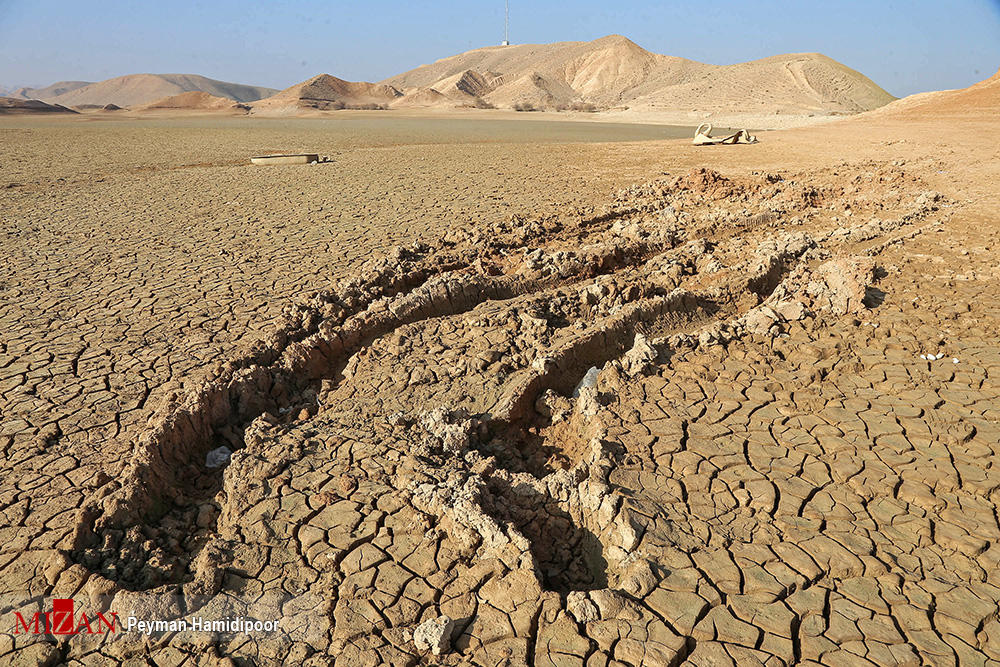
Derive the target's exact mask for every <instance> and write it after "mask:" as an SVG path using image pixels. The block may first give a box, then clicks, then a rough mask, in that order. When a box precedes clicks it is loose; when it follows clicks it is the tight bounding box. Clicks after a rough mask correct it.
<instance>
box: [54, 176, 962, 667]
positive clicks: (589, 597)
mask: <svg viewBox="0 0 1000 667" xmlns="http://www.w3.org/2000/svg"><path fill="white" fill-rule="evenodd" d="M819 183H822V184H823V185H818V184H819ZM945 203H946V202H945V201H944V200H943V198H942V197H941V195H939V194H937V193H934V192H930V191H929V190H927V188H926V187H925V186H924V185H923V184H922V183H921V182H920V181H919V180H917V179H915V178H913V177H911V176H909V175H907V174H906V173H905V172H904V171H902V170H901V169H900V168H899V167H893V166H883V165H878V164H874V163H872V164H868V163H866V164H859V165H854V166H848V167H840V168H838V171H837V174H836V175H835V176H834V175H831V174H830V173H828V172H818V173H803V174H769V173H759V174H753V175H751V176H749V177H741V178H729V177H727V176H725V175H723V174H719V173H716V172H714V171H710V170H704V169H700V170H695V171H692V172H690V173H688V174H686V175H684V176H682V177H679V178H673V179H669V178H668V179H663V180H658V181H652V182H649V183H646V184H643V185H640V186H636V187H632V188H628V189H625V190H622V191H620V192H619V193H618V194H617V195H616V196H615V198H614V199H613V201H612V202H611V203H610V204H609V205H608V206H607V208H605V209H604V210H572V211H557V212H553V214H552V215H550V216H547V217H543V218H538V219H531V220H524V219H516V218H512V219H511V220H510V221H508V222H507V223H502V224H498V225H495V226H492V227H489V228H475V227H471V228H460V229H454V230H452V231H451V232H449V233H447V234H445V235H443V236H442V237H441V238H440V239H438V240H437V241H435V242H432V243H427V244H413V245H411V246H408V247H400V248H398V249H397V250H396V251H394V252H393V253H390V254H389V255H388V256H386V257H381V258H378V259H375V260H372V261H370V262H369V263H368V264H367V265H366V266H365V267H364V270H363V271H361V272H359V274H358V276H356V277H354V278H351V279H348V280H343V281H341V282H340V283H339V284H337V285H336V286H335V287H334V288H333V289H330V290H328V291H321V292H317V293H315V294H312V295H311V296H309V298H307V299H304V300H302V301H301V302H299V303H297V304H295V305H293V306H290V307H289V308H288V309H287V310H286V313H285V316H284V320H283V323H282V324H281V325H280V326H279V327H277V328H276V329H275V330H273V331H272V332H271V333H269V334H268V335H267V336H265V337H263V338H261V339H260V340H258V341H257V342H256V343H255V344H253V345H251V346H248V347H246V348H245V349H243V350H242V351H240V352H239V353H238V354H236V355H234V356H233V358H232V359H231V360H230V361H229V362H227V363H226V364H224V365H220V366H219V367H218V368H217V369H216V370H215V372H214V374H213V376H212V377H211V378H210V379H209V380H208V381H206V382H205V383H204V384H202V385H200V386H198V387H196V388H194V389H193V390H190V391H188V392H186V393H177V394H175V395H173V396H171V397H170V398H169V400H167V401H166V402H165V404H164V405H163V406H162V407H161V409H160V410H159V411H158V413H157V414H156V415H155V416H154V417H153V418H152V419H151V420H150V423H149V427H148V429H147V430H146V431H145V432H144V434H143V435H142V437H141V438H140V439H139V441H138V442H137V443H136V446H135V450H134V453H133V456H132V459H131V462H130V463H129V465H128V466H127V468H126V470H125V471H124V473H123V474H122V475H121V476H120V477H119V478H118V479H116V480H113V481H111V480H108V482H107V483H105V484H104V485H103V486H101V488H100V490H99V491H98V492H95V493H94V497H93V499H92V502H91V503H90V505H89V506H88V507H87V509H86V510H85V511H84V512H82V513H81V514H80V517H79V524H78V527H77V529H76V531H75V533H74V535H73V538H72V544H73V548H72V550H71V552H70V553H68V554H67V558H68V559H70V560H71V561H73V562H75V563H77V564H78V565H77V566H76V567H80V566H82V567H83V568H84V569H85V570H86V572H88V575H87V577H86V582H87V583H86V586H82V587H81V590H86V591H89V592H90V593H91V594H92V595H97V593H98V592H99V593H100V594H102V595H105V596H108V597H112V596H116V597H114V600H113V602H112V603H111V604H112V606H115V605H117V607H118V608H121V607H123V606H125V605H128V604H140V602H141V601H142V600H145V599H148V597H149V596H151V595H153V594H160V595H169V594H172V595H182V598H181V599H182V600H183V603H178V604H177V605H176V606H175V607H170V608H168V609H166V610H161V611H162V613H164V614H166V615H168V616H170V615H173V616H174V617H178V618H180V617H185V616H188V615H191V614H193V613H195V612H198V613H200V614H202V615H205V614H208V613H213V612H218V613H221V612H222V611H226V610H230V611H231V610H232V609H233V608H236V609H237V610H238V611H239V613H242V614H244V615H247V616H250V615H254V614H256V615H258V616H264V615H267V614H271V615H277V616H279V617H280V618H281V620H282V624H281V628H282V630H281V633H280V636H277V637H269V638H267V639H266V640H247V639H246V638H238V637H224V638H222V639H221V640H219V641H218V642H215V643H214V644H213V649H212V651H211V652H209V653H203V654H199V653H198V651H199V650H200V649H199V647H203V643H204V641H205V640H204V639H199V638H198V637H194V636H190V635H186V634H184V633H181V634H175V635H162V636H157V637H154V641H153V643H152V644H151V648H150V650H151V651H152V655H153V657H154V659H157V658H156V656H162V657H165V656H167V655H173V656H175V657H176V656H184V655H202V658H201V659H202V660H215V657H212V656H214V655H215V654H218V655H219V656H229V657H231V658H232V659H233V660H236V661H237V662H240V661H245V662H247V663H251V662H255V663H259V664H272V663H273V664H278V663H281V662H288V661H291V660H296V661H298V662H300V663H302V664H308V665H319V664H324V665H327V664H334V663H336V664H351V665H354V664H417V663H419V662H420V661H421V660H425V659H426V660H431V658H427V657H425V656H428V655H433V656H436V657H434V658H433V661H434V662H435V664H456V665H457V664H477V665H496V664H543V663H544V664H550V663H551V664H575V665H588V666H589V665H607V664H627V665H640V664H664V665H672V664H677V663H679V662H681V661H683V660H684V659H690V660H691V661H692V663H694V664H727V663H730V664H732V663H735V664H757V663H761V664H769V665H770V664H788V663H792V662H797V661H800V660H806V659H812V658H811V657H810V656H811V655H812V654H811V652H812V651H813V644H816V643H817V642H819V641H820V639H819V638H821V637H823V638H824V639H823V640H822V641H826V642H832V641H838V637H839V641H844V642H847V641H859V642H862V643H863V644H864V645H865V646H866V647H868V648H866V650H868V651H870V652H871V653H870V655H871V656H872V657H871V658H870V659H871V661H874V662H879V660H877V659H876V658H878V657H879V656H883V655H884V656H890V655H891V656H894V659H898V661H899V662H900V663H905V662H907V661H908V660H911V659H913V660H916V659H917V656H918V655H919V656H924V655H929V654H931V653H925V651H924V647H923V645H922V644H921V643H920V640H919V639H918V638H914V635H913V633H914V632H916V631H915V630H910V629H907V630H901V629H900V623H899V622H898V620H893V619H896V618H898V615H893V614H897V612H898V613H899V614H904V613H908V612H906V611H905V609H904V607H905V606H906V605H908V604H911V603H910V602H907V601H906V600H907V598H906V597H905V596H904V594H903V592H902V591H903V590H905V589H906V585H907V583H906V582H919V581H922V578H924V574H923V572H922V571H921V572H917V571H914V570H911V569H907V572H906V573H905V574H904V573H903V572H902V570H900V569H899V567H898V563H901V562H903V560H905V558H906V556H905V554H904V552H903V551H899V553H896V552H895V551H893V550H892V549H891V548H889V547H888V546H878V545H876V544H875V542H873V540H876V538H875V537H850V535H849V534H845V535H846V536H842V537H836V538H833V537H830V536H829V535H827V533H826V532H825V531H824V530H823V529H822V527H821V526H818V525H817V526H815V527H811V525H810V524H809V522H813V523H817V522H819V521H823V522H827V521H828V520H832V519H833V518H834V517H836V520H838V521H839V520H843V521H853V520H859V521H860V520H861V518H860V516H859V514H858V512H860V510H857V502H856V498H861V503H862V506H864V505H865V504H867V503H870V502H872V500H873V496H872V495H870V494H869V495H866V494H865V492H863V491H860V490H857V489H856V488H855V487H854V486H852V485H850V484H846V483H841V482H843V479H841V477H840V473H839V472H837V467H838V466H839V465H840V463H836V462H828V461H827V460H826V459H825V456H826V452H828V451H829V452H833V453H836V452H837V451H839V449H838V447H840V448H841V449H842V448H843V447H846V446H847V445H846V444H843V445H837V444H836V443H837V442H843V443H846V442H847V440H846V439H847V438H848V436H847V435H845V434H846V433H847V430H846V428H847V427H846V426H844V425H843V424H841V425H840V426H839V427H838V426H837V424H836V420H827V421H822V420H821V421H816V420H817V418H816V417H812V416H809V415H807V414H802V413H794V412H793V411H790V410H788V409H786V408H785V407H782V406H783V404H782V403H781V396H782V394H783V393H786V392H787V390H786V389H784V388H783V387H784V386H785V385H787V386H789V387H790V386H793V385H794V384H795V383H796V382H797V381H798V380H796V379H795V378H796V377H798V375H797V374H801V373H803V372H805V373H806V380H805V382H807V383H808V382H809V381H811V379H815V377H828V376H832V375H835V374H836V373H838V372H841V371H840V370H839V369H836V370H834V369H831V368H829V367H826V366H824V365H823V364H822V363H821V361H822V360H823V359H825V358H827V356H828V355H827V353H826V352H825V351H823V349H822V348H821V347H820V346H819V344H818V343H807V342H805V341H806V339H808V337H809V334H808V332H810V331H815V330H817V329H818V328H821V327H824V326H847V327H852V328H855V329H857V330H858V331H860V330H861V325H862V324H863V323H864V324H866V325H867V323H869V321H870V320H871V319H872V318H873V314H872V312H871V311H870V310H869V309H870V308H872V307H876V306H877V305H878V304H879V303H880V302H881V298H882V297H883V296H884V294H883V293H882V292H881V291H880V289H879V287H878V284H879V278H880V276H884V275H885V272H886V269H885V267H883V266H881V265H880V262H879V259H878V258H879V253H881V252H883V251H884V250H885V249H887V248H891V247H892V246H893V244H894V243H897V242H899V241H900V240H901V239H905V238H910V237H912V236H913V235H914V234H918V233H920V232H921V231H925V230H928V229H933V228H934V227H935V226H936V225H940V224H941V222H942V220H944V219H945V218H946V217H947V212H946V211H945V209H943V208H942V206H943V205H944V204H945ZM865 331H870V332H872V334H874V332H875V331H876V329H875V328H874V327H869V328H867V329H865ZM803 350H805V351H807V352H808V354H815V358H811V359H812V360H811V361H809V362H808V363H804V364H803V363H800V362H795V363H792V361H790V360H793V359H795V358H796V355H797V354H799V353H800V352H802V351H803ZM751 358H753V359H758V360H763V361H764V363H765V365H767V364H772V365H774V364H777V365H781V364H784V366H782V367H781V369H780V370H776V369H773V368H772V370H771V372H773V373H777V374H784V375H782V376H781V377H778V376H777V375H776V376H775V377H756V374H759V372H760V371H758V370H755V369H754V368H753V367H751V366H750V365H748V363H746V362H745V361H739V360H750V359H751ZM732 360H737V361H739V363H738V364H737V366H740V365H742V366H741V367H742V368H743V370H733V369H732V368H730V361H732ZM786 360H789V361H787V363H785V362H786ZM692 365H694V366H698V365H700V366H699V368H702V372H701V375H700V376H698V377H699V378H700V380H699V381H697V382H696V381H694V380H692V379H691V374H690V371H689V370H687V369H689V368H690V367H691V366H692ZM716 366H721V370H716V369H715V367H716ZM782 383H784V384H782ZM737 385H738V386H739V387H740V389H739V390H736V389H732V388H731V387H735V386H737ZM734 391H735V392H736V393H735V394H733V393H732V392H734ZM734 396H735V399H734ZM826 405H827V407H826V408H825V409H826V410H830V409H831V408H830V404H829V403H828V404H826ZM734 415H739V416H740V417H741V418H742V419H743V421H742V423H743V424H744V427H743V428H744V430H743V431H742V432H737V431H734V428H735V427H733V426H731V425H730V426H727V424H728V422H727V419H729V418H730V417H731V416H734ZM793 416H794V419H792V417H793ZM792 430H794V431H795V434H794V438H795V443H798V444H801V445H802V447H803V450H802V451H798V450H796V449H795V446H794V444H789V443H788V441H787V437H786V435H790V434H791V432H792ZM869 432H872V433H873V434H875V433H879V434H881V435H875V436H874V437H879V438H881V437H883V436H890V435H892V434H893V433H894V431H893V429H891V428H888V429H885V430H882V431H878V430H877V429H875V427H871V430H870V431H869ZM831 438H832V439H833V440H832V442H833V443H834V444H833V445H831V448H830V449H829V450H828V449H827V448H826V447H825V445H826V444H829V443H830V442H831V440H830V439H831ZM817 439H823V444H824V446H820V445H817ZM220 446H226V447H228V448H229V449H230V450H232V451H233V452H234V453H233V455H232V458H231V460H230V462H229V464H228V465H227V466H226V467H225V469H224V472H222V473H220V472H219V471H216V470H213V469H210V468H207V467H206V466H205V461H206V456H207V455H208V453H209V452H210V451H212V450H214V449H216V448H218V447H220ZM786 446H787V447H786ZM806 452H808V454H806ZM768 461H770V463H768ZM814 467H818V468H821V469H822V471H821V472H814ZM863 469H864V466H861V468H859V471H860V470H863ZM859 471H856V472H855V474H854V475H853V476H850V475H849V476H848V477H849V478H850V479H856V477H857V475H858V474H861V472H859ZM824 480H825V481H824ZM920 489H923V487H917V486H914V487H913V493H915V494H918V495H919V494H920V493H921V490H920ZM923 493H924V494H925V496H926V493H928V491H923ZM852 494H853V495H852ZM847 496H850V497H847ZM793 499H794V500H793ZM817 503H818V504H820V505H823V507H826V508H827V515H828V516H829V519H816V518H812V515H811V514H810V509H811V508H812V507H813V506H814V505H816V504H817ZM840 508H844V509H843V510H841V509H840ZM847 508H851V509H850V510H848V509H847ZM880 511H881V510H880ZM886 511H889V510H886ZM899 511H902V510H899ZM838 512H839V513H838ZM880 516H881V515H880ZM877 523H878V526H879V527H881V526H882V525H883V524H882V520H881V518H879V519H878V520H877ZM872 525H875V524H872ZM809 530H814V532H813V533H811V534H803V531H809ZM869 530H870V529H869ZM877 530H882V529H881V528H878V529H877ZM886 530H888V529H886ZM881 534H882V535H884V536H885V537H884V539H887V540H889V542H892V540H894V539H895V538H894V537H892V533H891V532H886V531H885V530H883V531H882V533H881ZM838 535H839V533H838ZM917 546H920V547H921V548H922V547H926V546H927V545H925V544H923V543H922V542H921V543H920V544H918V545H917ZM931 546H933V545H931ZM880 549H882V550H880ZM900 549H901V548H900ZM910 553H911V554H912V551H911V552H910ZM910 557H914V556H912V555H911V556H910ZM900 559H902V560H900ZM907 567H908V566H907ZM901 587H902V588H901ZM879 591H881V593H880V592H879ZM880 595H881V596H882V597H879V596H880ZM144 596H146V597H144ZM890 599H891V600H892V601H891V604H892V610H891V612H892V614H890V609H889V607H888V605H889V604H890V602H888V600H890ZM831 605H832V606H834V607H836V609H837V611H836V614H835V615H830V614H827V613H826V612H825V611H824V610H825V609H826V608H827V607H829V606H831ZM897 605H899V606H897ZM883 607H885V608H884V609H883ZM914 613H916V612H914ZM815 614H821V615H823V618H824V620H823V627H822V628H819V627H816V628H815V629H814V628H813V626H816V625H817V623H818V621H817V620H816V618H817V617H815ZM838 614H839V616H837V615H838ZM838 619H844V620H838ZM838 623H839V624H841V625H843V624H845V623H846V624H848V625H850V628H853V630H849V629H843V628H840V627H839V626H836V625H835V624H838ZM904 631H905V633H906V636H905V637H904V636H903V633H904ZM824 633H825V634H824ZM866 642H867V643H866ZM880 647H881V648H880ZM101 651H103V653H100V655H106V656H117V657H118V658H122V657H127V655H128V651H127V649H126V648H124V647H122V646H116V645H114V644H113V643H110V644H109V645H108V646H106V647H105V648H103V649H101ZM879 651H882V653H878V652H879ZM89 655H91V656H94V655H98V653H91V654H89ZM819 655H820V653H817V654H816V656H815V657H817V658H818V657H819ZM206 656H209V657H206ZM227 659H228V658H227ZM713 661H715V662H713ZM81 664H86V663H85V662H82V663H81ZM880 664H884V663H880Z"/></svg>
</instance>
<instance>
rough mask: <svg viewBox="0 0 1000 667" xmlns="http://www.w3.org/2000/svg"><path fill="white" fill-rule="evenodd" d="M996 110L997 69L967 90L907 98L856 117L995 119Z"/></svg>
mask: <svg viewBox="0 0 1000 667" xmlns="http://www.w3.org/2000/svg"><path fill="white" fill-rule="evenodd" d="M998 111H1000V70H997V73H996V74H994V75H993V76H991V77H990V78H988V79H985V80H983V81H980V82H979V83H977V84H974V85H972V86H969V87H968V88H960V89H958V90H938V91H934V92H930V93H919V94H917V95H910V96H909V97H904V98H903V99H901V100H897V101H895V102H893V103H892V104H888V105H886V106H884V107H882V108H880V109H877V110H875V111H872V112H870V113H866V114H863V115H862V116H859V118H871V119H880V118H881V119H900V120H917V119H935V118H954V117H963V116H964V117H968V116H996V115H997V114H998Z"/></svg>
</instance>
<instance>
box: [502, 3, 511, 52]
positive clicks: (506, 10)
mask: <svg viewBox="0 0 1000 667" xmlns="http://www.w3.org/2000/svg"><path fill="white" fill-rule="evenodd" d="M509 28H510V0H504V3H503V43H502V44H501V45H500V46H510V32H509Z"/></svg>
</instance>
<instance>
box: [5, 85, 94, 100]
mask: <svg viewBox="0 0 1000 667" xmlns="http://www.w3.org/2000/svg"><path fill="white" fill-rule="evenodd" d="M91 83H93V82H92V81H57V82H56V83H53V84H52V85H51V86H46V87H44V88H27V87H24V88H18V89H17V90H13V91H11V93H10V95H9V96H8V97H14V98H17V99H22V100H42V101H47V100H51V99H52V98H54V97H58V96H60V95H64V94H65V93H68V92H71V91H74V90H77V89H79V88H83V87H84V86H89V85H90V84H91Z"/></svg>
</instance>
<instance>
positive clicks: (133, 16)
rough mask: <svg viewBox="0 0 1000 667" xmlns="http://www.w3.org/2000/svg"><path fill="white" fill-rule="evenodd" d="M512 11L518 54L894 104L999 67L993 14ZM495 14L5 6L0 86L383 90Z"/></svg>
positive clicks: (994, 0)
mask: <svg viewBox="0 0 1000 667" xmlns="http://www.w3.org/2000/svg"><path fill="white" fill-rule="evenodd" d="M610 4H611V3H610V2H608V1H607V0H605V1H604V2H596V1H595V0H572V1H570V0H567V1H562V0H533V1H532V2H526V1H524V0H511V8H510V37H511V42H512V43H545V42H558V41H570V40H592V39H596V38H598V37H602V36H604V35H608V34H611V33H618V34H621V35H625V36H626V37H628V38H629V39H631V40H633V41H634V42H636V43H638V44H639V45H640V46H642V47H644V48H646V49H649V50H650V51H655V52H657V53H663V54H667V55H673V56H682V57H685V58H690V59H692V60H699V61H701V62H707V63H712V64H717V65H726V64H730V63H735V62H743V61H747V60H754V59H757V58H763V57H766V56H771V55H776V54H779V53H795V52H803V51H818V52H820V53H824V54H826V55H828V56H830V57H832V58H834V59H836V60H839V61H841V62H842V63H844V64H846V65H848V66H850V67H853V68H854V69H857V70H859V71H860V72H862V73H863V74H866V75H867V76H869V77H871V78H872V79H873V80H874V81H875V82H876V83H878V84H879V85H881V86H882V87H883V88H885V89H886V90H888V91H889V92H890V93H893V94H894V95H899V96H902V95H909V94H911V93H916V92H921V91H925V90H940V89H943V88H960V87H965V86H968V85H970V84H972V83H974V82H976V81H979V80H981V79H984V78H986V77H988V76H991V75H992V74H993V73H994V72H996V71H997V68H998V67H1000V0H952V1H947V0H909V1H905V0H904V1H899V2H879V1H878V0H826V1H813V0H797V1H790V0H756V1H753V2H747V1H746V0H724V1H719V2H711V1H709V0H702V1H700V2H669V1H666V2H663V1H661V2H651V1H642V2H632V3H628V4H627V6H625V7H622V8H611V7H610ZM503 11H504V3H503V2H502V0H501V1H499V2H497V1H496V0H490V1H486V0H481V1H478V2H475V1H474V2H458V1H451V0H424V1H423V2H413V1H409V2H400V1H395V2H386V1H380V0H368V1H366V2H336V1H326V2H321V1H319V0H304V1H301V2H254V1H252V0H241V1H235V0H204V1H201V2H196V1H194V0H172V1H170V2H158V3H154V2H148V1H146V0H135V1H133V2H125V1H122V0H97V1H96V2H81V1H79V0H74V1H63V0H0V85H4V86H12V85H42V86H44V85H48V84H50V83H53V82H55V81H57V80H86V81H99V80H101V79H107V78H110V77H114V76H119V75H122V74H133V73H137V72H154V73H190V74H203V75H205V76H208V77H211V78H214V79H222V80H225V81H236V82H239V83H246V84H256V85H263V86H272V87H274V88H285V87H287V86H289V85H292V84H294V83H298V82H299V81H303V80H305V79H307V78H309V77H311V76H313V75H315V74H320V73H322V72H326V73H329V74H333V75H335V76H338V77H341V78H344V79H349V80H352V81H361V80H364V81H377V80H380V79H384V78H386V77H389V76H392V75H394V74H398V73H400V72H403V71H406V70H408V69H411V68H413V67H416V66H418V65H421V64H423V63H427V62H432V61H434V60H437V59H439V58H444V57H447V56H451V55H454V54H456V53H460V52H462V51H467V50H469V49H473V48H477V47H480V46H487V45H491V44H497V43H499V42H500V40H501V39H502V36H503Z"/></svg>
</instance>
